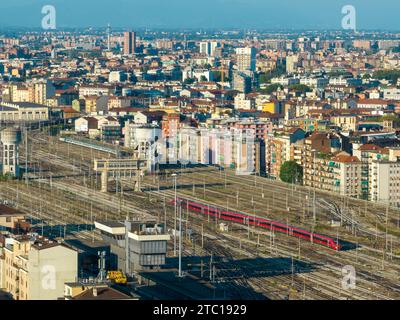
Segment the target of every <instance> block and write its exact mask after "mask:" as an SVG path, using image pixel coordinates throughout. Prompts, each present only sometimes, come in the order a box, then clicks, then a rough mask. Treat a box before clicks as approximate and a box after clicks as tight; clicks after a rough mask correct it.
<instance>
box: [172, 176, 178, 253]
mask: <svg viewBox="0 0 400 320" xmlns="http://www.w3.org/2000/svg"><path fill="white" fill-rule="evenodd" d="M172 177H173V178H174V192H175V201H174V202H175V210H174V257H176V216H177V192H176V173H174V174H172Z"/></svg>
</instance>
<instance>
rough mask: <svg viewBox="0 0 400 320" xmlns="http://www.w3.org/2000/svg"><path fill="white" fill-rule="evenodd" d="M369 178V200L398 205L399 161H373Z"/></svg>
mask: <svg viewBox="0 0 400 320" xmlns="http://www.w3.org/2000/svg"><path fill="white" fill-rule="evenodd" d="M369 180H370V181H369V193H370V199H371V201H374V202H378V203H381V204H385V205H389V206H393V207H400V162H391V161H373V162H372V164H371V176H370V178H369Z"/></svg>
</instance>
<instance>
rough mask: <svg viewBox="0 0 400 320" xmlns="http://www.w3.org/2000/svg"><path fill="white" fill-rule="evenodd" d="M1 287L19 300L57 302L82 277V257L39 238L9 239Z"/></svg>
mask: <svg viewBox="0 0 400 320" xmlns="http://www.w3.org/2000/svg"><path fill="white" fill-rule="evenodd" d="M2 251H3V255H2V257H1V259H0V269H1V274H2V276H1V277H0V280H2V283H0V287H2V288H4V290H5V291H6V292H8V293H10V294H11V295H12V297H13V298H14V299H15V300H56V299H58V298H59V297H62V296H63V295H64V284H65V283H66V282H72V281H75V280H76V278H77V275H78V253H77V251H75V250H74V249H71V248H69V247H67V246H66V245H64V244H61V243H58V242H55V241H52V240H49V239H46V238H43V237H41V236H36V235H30V234H28V235H23V236H10V237H6V238H5V246H4V248H3V249H2Z"/></svg>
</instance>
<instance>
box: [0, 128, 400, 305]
mask: <svg viewBox="0 0 400 320" xmlns="http://www.w3.org/2000/svg"><path fill="white" fill-rule="evenodd" d="M28 146H29V147H28V148H25V146H21V157H20V159H21V166H22V168H24V167H25V163H28V168H29V172H28V174H27V175H25V178H24V179H22V180H13V181H7V182H2V183H1V184H0V197H1V199H2V200H3V202H6V203H7V204H10V205H13V206H16V207H18V208H19V209H23V210H24V211H26V212H27V213H28V214H29V215H30V216H32V218H34V219H35V220H37V222H38V223H37V228H38V230H39V231H38V232H40V228H42V229H44V228H46V230H50V232H51V233H52V234H53V235H54V236H60V237H65V236H67V235H69V236H74V237H78V238H83V239H86V240H90V239H98V238H99V235H98V234H97V233H96V232H95V231H94V230H93V222H94V221H95V220H96V219H111V220H116V219H125V218H126V217H127V216H129V217H130V218H133V217H138V218H153V219H157V220H158V221H160V222H166V224H167V226H168V229H170V230H172V229H174V228H175V226H176V212H175V207H174V205H173V204H172V202H171V201H172V200H173V199H174V197H175V192H176V194H177V195H178V196H179V197H182V198H186V199H191V200H193V201H197V202H200V203H202V204H204V205H207V206H212V207H219V208H223V209H227V210H232V211H235V212H236V211H237V212H243V213H246V214H248V215H254V216H257V217H262V218H266V219H270V220H274V221H277V222H281V223H285V224H287V225H291V226H296V227H299V228H302V229H305V230H309V231H312V232H315V233H319V234H323V235H327V236H330V237H332V238H334V239H337V240H338V242H340V243H341V245H342V250H340V251H335V250H332V249H330V248H325V247H323V246H320V245H317V244H313V243H310V242H309V241H306V240H303V239H300V238H296V237H292V236H291V235H290V234H282V233H278V232H274V231H268V230H263V229H260V228H257V227H255V226H246V225H241V224H237V223H233V222H232V223H231V222H224V223H225V225H223V227H221V223H222V222H223V221H219V219H218V218H212V217H206V216H202V215H199V214H196V213H194V212H192V211H190V210H185V209H183V212H182V214H183V226H184V228H183V230H184V231H186V232H185V239H184V269H185V265H186V266H188V265H189V264H194V263H195V262H196V263H198V262H200V261H201V264H203V263H205V265H206V272H205V275H203V277H204V278H207V277H209V275H208V274H209V273H210V272H209V271H208V269H210V267H209V266H210V265H212V266H213V270H214V272H213V276H212V277H211V278H212V281H213V282H216V283H218V284H219V285H221V286H223V287H225V288H227V289H229V291H230V292H233V294H234V295H235V297H236V298H242V299H257V298H260V297H262V298H268V299H307V300H311V299H382V300H386V299H400V242H399V240H400V239H399V237H400V211H398V210H395V209H393V208H388V207H384V206H379V205H376V204H373V203H370V202H367V201H362V200H356V199H349V198H345V197H339V196H335V195H332V194H327V193H323V192H320V191H319V190H314V189H309V188H305V187H299V186H294V185H286V184H284V183H281V182H277V181H271V180H269V179H266V178H263V177H258V176H239V175H236V174H235V172H234V171H233V170H231V169H225V170H224V169H223V168H218V167H209V166H207V167H206V166H201V167H200V166H199V167H184V166H182V167H180V168H177V169H168V170H162V171H160V172H159V174H155V175H149V176H146V177H145V178H144V181H143V183H142V188H143V192H140V193H139V192H134V191H133V190H134V183H133V182H132V181H129V180H123V181H118V182H113V183H111V184H110V192H109V193H102V192H100V176H99V175H98V174H97V173H95V172H94V171H93V161H94V159H103V158H111V157H114V155H111V154H107V153H105V152H100V151H95V150H93V149H89V148H85V147H80V146H76V145H71V144H68V143H64V142H61V141H59V137H51V136H48V135H47V134H46V133H45V132H40V131H32V132H30V134H29V139H28ZM23 170H24V169H23ZM173 173H175V174H176V176H173V175H172V174H173ZM175 180H176V190H175ZM173 242H174V241H170V243H169V245H170V250H169V256H170V257H171V258H173V257H174V246H173ZM211 257H212V258H211ZM172 261H174V259H172ZM349 266H351V267H353V268H354V269H355V271H356V278H355V279H356V283H355V286H354V287H352V288H346V287H345V286H343V281H344V280H343V279H344V276H345V275H344V274H343V268H344V267H349ZM207 268H208V269H207ZM186 269H187V267H186ZM191 272H193V273H196V272H197V273H199V271H191Z"/></svg>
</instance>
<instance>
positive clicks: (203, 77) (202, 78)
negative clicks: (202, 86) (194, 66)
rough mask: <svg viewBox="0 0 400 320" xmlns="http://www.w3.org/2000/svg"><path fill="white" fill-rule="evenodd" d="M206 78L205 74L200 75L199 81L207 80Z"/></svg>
mask: <svg viewBox="0 0 400 320" xmlns="http://www.w3.org/2000/svg"><path fill="white" fill-rule="evenodd" d="M207 81H208V80H207V78H206V76H201V77H200V82H207Z"/></svg>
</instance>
